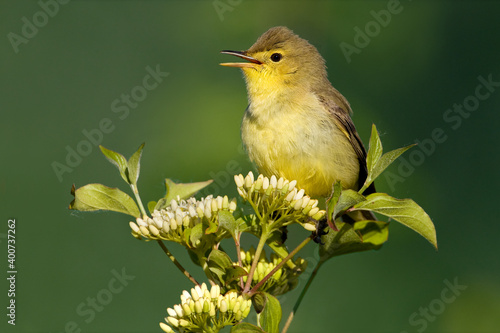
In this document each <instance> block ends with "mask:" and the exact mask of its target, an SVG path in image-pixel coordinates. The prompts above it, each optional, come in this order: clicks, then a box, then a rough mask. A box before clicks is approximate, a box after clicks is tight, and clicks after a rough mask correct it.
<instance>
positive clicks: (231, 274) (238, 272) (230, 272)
mask: <svg viewBox="0 0 500 333" xmlns="http://www.w3.org/2000/svg"><path fill="white" fill-rule="evenodd" d="M245 275H248V272H247V271H246V270H245V269H244V268H242V267H240V266H238V265H233V266H231V267H228V268H227V269H226V274H225V276H224V279H225V280H224V281H225V282H226V284H227V283H229V282H231V281H234V280H236V279H239V278H240V277H242V276H245Z"/></svg>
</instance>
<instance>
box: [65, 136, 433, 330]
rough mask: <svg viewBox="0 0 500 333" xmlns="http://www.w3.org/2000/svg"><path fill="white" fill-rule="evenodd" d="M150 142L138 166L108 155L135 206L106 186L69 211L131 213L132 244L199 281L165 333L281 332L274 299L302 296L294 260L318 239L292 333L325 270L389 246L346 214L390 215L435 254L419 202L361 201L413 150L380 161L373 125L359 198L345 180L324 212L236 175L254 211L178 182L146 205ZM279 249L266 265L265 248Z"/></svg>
mask: <svg viewBox="0 0 500 333" xmlns="http://www.w3.org/2000/svg"><path fill="white" fill-rule="evenodd" d="M143 147H144V144H143V145H141V146H140V147H139V149H138V150H137V152H135V153H134V154H133V155H132V156H131V157H130V159H128V160H127V159H125V157H124V156H123V155H121V154H119V153H116V152H114V151H111V150H109V149H106V148H104V147H102V146H101V147H100V148H101V151H102V152H103V154H104V155H105V156H106V158H107V159H108V160H109V161H110V162H111V163H113V164H114V165H115V166H116V167H117V168H118V170H119V172H120V174H121V176H122V178H123V179H124V180H125V182H127V183H128V184H129V185H130V188H131V190H132V193H133V194H134V196H135V199H136V200H135V201H134V200H133V199H132V197H130V196H129V195H128V194H126V193H125V192H122V191H121V190H119V189H117V188H109V187H107V186H104V185H102V184H88V185H85V186H83V187H80V188H78V189H75V187H74V186H73V188H72V191H71V193H72V194H73V196H74V200H73V201H72V202H71V204H70V206H69V207H70V209H74V210H79V211H96V210H110V211H115V212H120V213H125V214H128V215H130V216H132V217H133V218H134V219H135V220H134V221H131V222H130V223H129V226H130V229H131V233H132V236H134V237H135V238H137V239H140V240H145V241H156V242H157V243H158V244H159V245H160V247H161V248H162V250H163V251H164V252H165V254H166V255H167V256H168V257H169V258H170V260H171V261H172V262H173V264H174V265H175V266H176V267H177V268H178V269H179V270H180V271H181V272H182V274H184V275H185V276H186V278H188V279H189V280H190V281H192V283H193V285H194V286H193V288H192V289H191V292H188V291H183V292H182V294H181V296H180V298H181V303H180V304H177V305H174V306H173V307H170V308H168V309H167V313H168V315H167V317H166V318H165V321H164V322H161V323H160V327H161V329H162V330H163V331H165V332H173V331H176V332H210V333H212V332H219V331H220V330H221V329H222V328H223V327H225V326H232V329H231V332H235V333H242V332H269V333H276V332H279V326H280V323H281V316H282V312H281V304H280V302H279V301H278V299H277V298H276V297H277V296H279V295H283V294H285V293H287V292H289V291H290V290H292V289H294V288H295V287H296V286H297V285H298V283H299V277H301V275H302V274H304V272H305V270H306V267H307V262H306V261H305V260H304V259H301V258H300V257H296V258H295V256H296V254H297V253H298V252H299V251H300V250H301V249H302V248H303V247H304V246H305V245H306V244H308V243H309V242H310V241H311V240H314V241H315V242H316V243H317V244H318V251H319V255H320V260H319V261H318V263H317V265H316V267H315V268H314V270H313V271H312V273H311V274H310V275H309V277H308V281H307V283H306V284H305V286H304V288H303V290H302V292H301V295H300V296H299V298H298V300H297V302H296V303H295V306H294V308H293V310H292V312H291V314H290V316H289V317H288V320H287V321H286V323H285V324H284V325H283V326H284V327H283V330H282V332H286V331H287V329H288V327H289V325H290V323H291V321H292V319H293V316H294V314H295V313H296V312H297V309H298V307H299V305H300V302H301V300H302V298H303V297H304V295H305V294H306V292H307V290H308V288H309V285H310V283H311V282H312V280H313V279H314V277H315V276H316V273H317V272H318V270H319V268H320V267H321V265H322V264H323V263H324V262H326V261H327V260H328V259H330V258H332V257H334V256H339V255H343V254H348V253H353V252H360V251H367V250H376V249H379V248H380V247H381V246H382V244H384V243H385V241H386V240H387V238H388V233H389V231H388V226H389V224H388V223H387V222H383V221H375V220H366V221H357V222H352V220H350V219H348V218H345V217H346V216H345V215H346V214H352V213H355V212H356V211H371V212H374V213H378V214H381V215H385V216H387V217H389V218H391V219H393V220H395V221H398V222H400V223H402V224H403V225H406V226H408V227H409V228H411V229H413V230H414V231H416V232H418V233H419V234H421V235H422V236H423V237H425V238H426V239H427V240H428V241H429V242H430V243H431V244H432V245H434V246H435V247H436V248H437V240H436V232H435V229H434V225H433V223H432V221H431V219H430V218H429V216H428V215H427V214H426V213H425V211H424V210H423V209H422V208H421V207H420V206H418V205H417V204H416V203H415V202H414V201H413V200H411V199H402V200H401V199H396V198H393V197H391V196H389V195H387V194H385V193H372V194H369V195H367V196H364V195H363V192H364V190H365V189H367V188H368V187H369V186H370V184H371V183H372V182H373V181H374V180H375V178H377V176H379V175H380V174H381V173H382V171H384V170H385V169H386V168H387V166H389V164H391V163H392V162H393V161H394V160H395V159H396V158H398V157H399V156H400V155H401V154H402V153H404V152H405V151H406V150H408V149H409V148H410V147H411V146H408V147H404V148H400V149H396V150H393V151H391V152H389V153H386V154H382V144H381V142H380V139H379V136H378V133H377V130H376V128H375V126H374V127H373V130H372V135H371V138H370V149H369V151H368V155H367V166H368V176H367V179H366V181H365V183H364V184H363V186H362V188H361V189H360V190H359V191H354V190H345V189H344V190H343V189H342V186H341V184H340V182H337V183H335V184H333V187H332V195H331V197H330V198H329V199H328V200H327V201H326V205H325V207H323V208H321V207H320V206H321V204H320V202H319V201H318V200H317V199H314V198H311V197H309V196H308V195H307V193H305V192H304V190H303V189H300V188H298V187H297V182H296V181H295V180H287V179H283V178H279V179H277V178H276V177H275V176H271V177H270V178H268V177H265V176H264V175H259V176H258V177H257V178H255V177H254V175H253V173H252V172H249V173H248V174H247V175H246V176H243V175H241V174H240V175H235V176H234V181H235V184H236V188H237V191H238V193H239V195H240V197H241V200H242V204H247V205H248V206H250V207H251V210H252V211H251V212H250V213H246V212H245V211H244V210H243V209H242V208H241V207H239V204H238V203H237V200H236V199H231V200H230V199H229V198H228V197H227V196H224V197H222V196H218V197H213V196H212V195H209V196H207V197H204V198H200V199H196V198H195V197H193V195H194V194H195V193H196V192H198V191H199V190H200V189H202V188H204V187H205V186H207V185H209V184H210V183H211V181H206V182H200V183H190V184H176V183H174V182H172V181H171V180H169V179H166V181H165V185H166V189H167V191H166V192H167V193H166V195H165V196H164V197H163V198H160V199H159V200H158V201H156V202H154V201H153V202H149V203H148V205H147V208H148V211H149V215H148V213H147V212H146V209H145V208H144V205H143V203H142V201H141V198H140V195H139V190H138V187H137V180H138V178H139V172H140V159H141V155H142V149H143ZM291 224H298V225H300V226H302V227H303V229H305V231H306V232H307V233H308V236H307V237H306V238H305V239H304V240H303V241H302V242H301V243H300V244H299V245H298V246H297V247H296V248H295V249H293V250H292V251H289V249H288V247H287V242H286V239H287V238H286V232H287V231H286V227H287V226H289V225H291ZM244 234H245V235H253V236H255V237H256V238H257V239H258V243H257V245H256V247H251V248H249V249H247V250H245V249H242V248H241V246H240V244H241V242H240V241H241V237H242V236H243V235H244ZM223 239H232V240H233V241H234V246H235V250H236V258H231V257H230V256H229V255H228V253H226V252H225V251H224V250H223V248H222V247H221V246H220V244H221V241H222V240H223ZM165 242H167V243H168V242H175V243H178V244H180V245H182V246H183V247H185V248H186V250H187V251H188V253H189V255H190V257H191V259H192V260H193V262H194V263H195V264H196V265H198V266H200V268H201V269H202V270H203V272H204V273H205V275H206V278H207V282H208V283H209V284H210V288H208V287H207V284H206V283H205V282H203V283H201V284H200V283H199V282H198V281H196V280H195V278H194V277H193V276H192V275H191V274H190V273H189V272H188V271H187V270H186V269H185V268H184V267H183V266H182V264H181V263H180V262H179V261H178V260H177V259H176V258H175V256H174V255H173V254H172V253H171V252H170V250H169V249H168V248H167V246H166V245H165ZM266 245H267V246H268V248H269V249H270V250H271V252H272V253H271V254H270V256H269V257H268V256H267V255H266V252H265V246H266ZM252 308H253V309H254V310H255V312H256V313H257V323H256V325H254V324H251V323H247V322H243V320H244V319H245V318H246V317H247V316H248V315H249V313H250V311H251V309H252Z"/></svg>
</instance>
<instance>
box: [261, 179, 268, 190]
mask: <svg viewBox="0 0 500 333" xmlns="http://www.w3.org/2000/svg"><path fill="white" fill-rule="evenodd" d="M268 188H269V178H267V177H264V179H263V181H262V189H263V190H264V191H265V190H267V189H268Z"/></svg>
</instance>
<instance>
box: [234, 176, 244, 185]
mask: <svg viewBox="0 0 500 333" xmlns="http://www.w3.org/2000/svg"><path fill="white" fill-rule="evenodd" d="M234 182H235V184H236V186H237V187H243V184H244V178H243V175H241V174H239V175H235V176H234Z"/></svg>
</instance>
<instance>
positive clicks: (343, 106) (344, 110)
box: [319, 90, 375, 195]
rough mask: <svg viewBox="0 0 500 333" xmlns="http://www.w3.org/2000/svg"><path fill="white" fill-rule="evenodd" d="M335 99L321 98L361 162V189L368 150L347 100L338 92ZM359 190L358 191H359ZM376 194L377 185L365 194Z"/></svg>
mask: <svg viewBox="0 0 500 333" xmlns="http://www.w3.org/2000/svg"><path fill="white" fill-rule="evenodd" d="M333 97H334V99H335V101H334V100H331V99H329V100H328V101H327V99H325V98H324V97H322V96H319V99H320V101H321V102H322V103H323V105H325V109H326V110H328V112H329V113H330V114H331V115H332V117H333V118H334V121H335V124H336V125H337V127H338V128H339V129H340V130H341V131H342V133H344V134H345V136H346V137H347V139H349V142H350V143H351V146H352V148H353V149H354V151H355V152H356V155H357V156H358V162H359V177H358V187H359V188H361V187H362V186H363V184H364V182H365V180H366V177H367V176H368V169H367V167H366V150H365V147H364V146H363V142H362V141H361V138H360V137H359V135H358V131H356V127H355V126H354V123H353V122H352V119H351V116H350V112H351V107H350V106H349V103H348V102H347V100H346V99H345V98H344V96H342V95H341V94H340V93H339V92H338V91H337V90H335V91H334V94H333ZM359 188H358V189H359ZM374 192H375V184H374V183H372V184H371V185H370V186H369V187H368V188H367V189H366V191H365V192H364V193H363V194H365V195H368V194H370V193H374Z"/></svg>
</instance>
